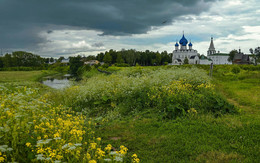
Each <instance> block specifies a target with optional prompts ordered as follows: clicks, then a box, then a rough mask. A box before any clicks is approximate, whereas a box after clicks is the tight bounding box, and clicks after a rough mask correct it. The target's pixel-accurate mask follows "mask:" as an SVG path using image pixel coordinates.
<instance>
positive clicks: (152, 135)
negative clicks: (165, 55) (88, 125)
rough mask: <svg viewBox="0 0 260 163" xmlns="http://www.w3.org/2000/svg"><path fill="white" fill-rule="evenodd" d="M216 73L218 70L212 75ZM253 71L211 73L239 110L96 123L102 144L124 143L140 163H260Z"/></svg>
mask: <svg viewBox="0 0 260 163" xmlns="http://www.w3.org/2000/svg"><path fill="white" fill-rule="evenodd" d="M215 73H218V72H215ZM259 81H260V80H259V71H243V70H242V71H241V72H240V74H229V75H223V74H222V73H219V74H216V77H215V78H214V83H215V84H216V88H217V90H216V91H218V92H220V93H221V94H223V96H225V97H227V99H228V100H229V101H230V103H233V104H234V105H236V107H238V108H239V109H240V113H239V114H233V115H232V114H229V115H223V116H220V117H217V118H216V117H215V116H213V115H211V114H206V115H196V114H192V115H188V116H187V117H181V118H178V119H177V120H168V121H165V120H161V119H159V118H158V114H155V113H149V112H147V113H140V112H139V113H138V112H136V113H134V116H131V117H128V118H121V119H118V120H115V121H112V122H107V123H104V124H102V123H101V124H100V126H99V128H97V130H96V131H97V132H98V133H100V134H102V135H103V137H102V138H103V140H105V143H113V144H117V143H118V144H122V143H123V144H126V145H127V146H128V147H129V149H130V150H134V151H135V152H136V153H138V155H140V159H141V160H142V162H260V158H259V155H260V142H259V140H260V122H259V119H260V116H259V99H260V95H259V90H260V89H259V87H260V85H259Z"/></svg>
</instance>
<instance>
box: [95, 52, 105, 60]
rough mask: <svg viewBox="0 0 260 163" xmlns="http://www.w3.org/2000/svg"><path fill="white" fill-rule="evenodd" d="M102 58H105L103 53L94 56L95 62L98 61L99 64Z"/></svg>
mask: <svg viewBox="0 0 260 163" xmlns="http://www.w3.org/2000/svg"><path fill="white" fill-rule="evenodd" d="M104 56H105V54H104V53H99V54H98V55H97V56H96V60H98V61H99V62H103V58H104Z"/></svg>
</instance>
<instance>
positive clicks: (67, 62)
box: [60, 58, 70, 65]
mask: <svg viewBox="0 0 260 163" xmlns="http://www.w3.org/2000/svg"><path fill="white" fill-rule="evenodd" d="M69 62H70V59H69V58H68V59H65V58H64V59H62V60H61V62H60V63H62V64H64V65H69Z"/></svg>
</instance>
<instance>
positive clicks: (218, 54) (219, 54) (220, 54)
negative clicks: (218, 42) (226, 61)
mask: <svg viewBox="0 0 260 163" xmlns="http://www.w3.org/2000/svg"><path fill="white" fill-rule="evenodd" d="M208 56H229V54H227V53H215V54H212V55H208Z"/></svg>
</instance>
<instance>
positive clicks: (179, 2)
mask: <svg viewBox="0 0 260 163" xmlns="http://www.w3.org/2000/svg"><path fill="white" fill-rule="evenodd" d="M214 1H216V0H204V1H203V0H192V1H191V0H127V1H126V0H0V48H1V47H3V48H27V49H28V48H29V49H30V48H32V49H33V48H34V47H35V46H36V45H37V44H38V43H41V42H45V41H47V40H46V39H44V38H42V37H40V36H39V33H40V32H42V31H45V33H48V34H51V33H52V31H53V30H55V29H66V28H77V29H92V30H97V31H100V32H102V35H130V34H140V33H146V32H147V31H149V30H150V29H151V27H152V26H157V27H158V26H162V25H166V23H162V22H164V21H167V24H168V23H169V22H172V21H174V19H175V18H177V17H179V16H183V15H188V14H200V13H201V12H203V11H206V10H207V9H208V8H209V6H210V5H211V2H214Z"/></svg>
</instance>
